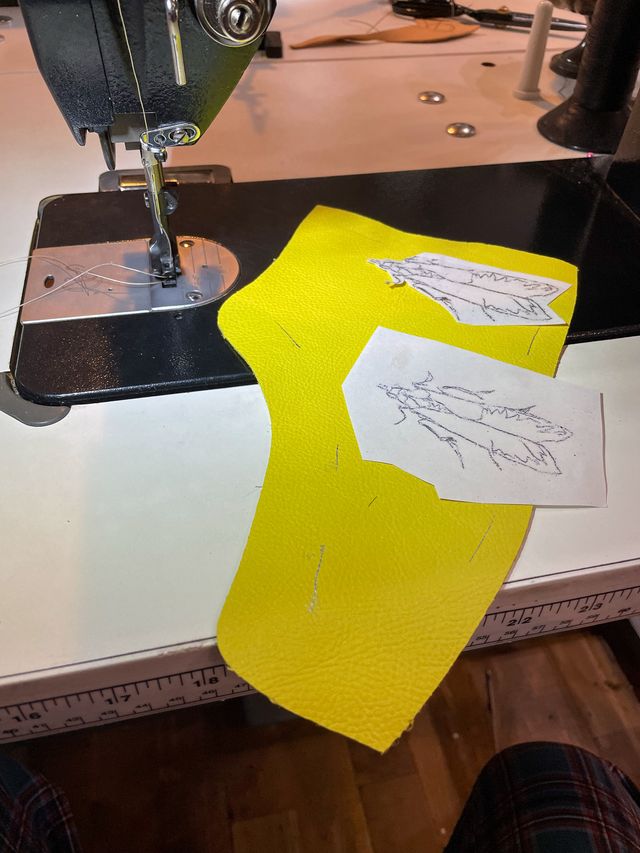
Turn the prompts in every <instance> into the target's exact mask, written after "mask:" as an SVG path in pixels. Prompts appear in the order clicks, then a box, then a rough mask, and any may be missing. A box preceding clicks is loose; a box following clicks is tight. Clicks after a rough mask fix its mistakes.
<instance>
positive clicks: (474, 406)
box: [378, 373, 573, 476]
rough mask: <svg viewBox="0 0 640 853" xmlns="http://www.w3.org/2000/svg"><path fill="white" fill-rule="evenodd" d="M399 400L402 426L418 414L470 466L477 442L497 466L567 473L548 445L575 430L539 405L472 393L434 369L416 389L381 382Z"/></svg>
mask: <svg viewBox="0 0 640 853" xmlns="http://www.w3.org/2000/svg"><path fill="white" fill-rule="evenodd" d="M378 388H380V389H381V390H383V391H384V392H385V393H386V395H387V397H389V398H390V399H392V400H395V402H396V404H397V406H398V411H399V412H400V414H401V415H402V417H401V419H400V420H399V421H397V424H400V423H402V422H403V421H404V420H406V418H407V416H408V415H409V414H411V415H414V416H415V417H416V418H417V419H418V422H419V423H420V425H421V426H423V427H425V428H426V429H427V430H428V431H429V432H430V433H431V434H432V435H434V436H435V437H436V438H437V439H438V440H439V441H442V442H444V443H445V444H447V445H448V446H449V447H450V448H451V451H452V452H453V453H455V455H456V456H457V458H458V461H459V462H460V465H461V466H462V468H464V467H465V464H464V463H465V452H468V450H469V449H470V447H471V446H475V447H477V448H481V449H483V450H485V451H486V452H487V453H488V455H489V459H490V460H491V462H493V464H494V465H495V466H496V467H497V468H499V469H500V470H502V465H503V464H504V463H511V464H514V465H521V466H524V467H525V468H530V469H532V470H533V471H537V472H538V473H542V474H553V475H556V476H557V475H559V474H562V471H561V470H560V468H559V467H558V464H557V462H556V459H555V457H554V456H553V454H552V453H551V451H550V450H549V448H548V447H547V446H546V445H547V444H552V443H554V442H559V441H566V439H568V438H571V436H572V435H573V433H572V432H571V430H568V429H567V428H566V427H563V426H561V425H559V424H554V423H553V422H552V421H549V420H547V419H546V418H543V417H541V416H540V415H537V414H534V412H533V411H532V410H533V408H534V406H526V407H524V408H514V407H512V406H506V405H502V404H500V403H496V402H494V400H493V398H492V396H491V395H492V394H494V393H495V392H494V391H470V390H468V389H467V388H460V387H458V386H456V385H442V386H438V385H435V384H434V383H433V375H432V374H431V373H428V374H427V376H426V378H425V379H423V380H422V381H421V382H412V383H411V388H405V387H403V386H401V385H378Z"/></svg>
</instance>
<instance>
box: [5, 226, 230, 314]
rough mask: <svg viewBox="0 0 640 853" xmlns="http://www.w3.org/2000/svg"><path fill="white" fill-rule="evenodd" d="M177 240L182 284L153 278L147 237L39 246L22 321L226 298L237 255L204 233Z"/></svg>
mask: <svg viewBox="0 0 640 853" xmlns="http://www.w3.org/2000/svg"><path fill="white" fill-rule="evenodd" d="M177 243H178V251H179V254H180V266H181V269H182V274H181V275H180V276H178V283H177V285H176V287H163V286H162V284H161V283H159V282H157V281H154V280H153V277H152V276H151V274H150V272H149V269H150V268H149V244H148V241H147V240H126V241H121V242H117V243H93V244H91V245H86V246H60V247H56V248H49V249H36V250H35V251H34V253H33V256H32V259H31V263H30V265H29V271H28V273H27V284H26V287H25V296H24V300H23V308H22V312H21V315H20V321H21V322H22V323H23V324H27V323H47V322H53V321H59V320H75V319H80V318H83V317H105V316H113V315H116V314H143V313H148V312H152V311H176V310H180V311H181V310H184V309H192V308H196V307H197V306H198V305H206V304H207V303H209V302H215V300H216V299H220V297H221V296H223V295H224V294H225V293H226V291H227V290H229V288H231V287H232V286H233V284H234V283H235V281H236V279H237V278H238V274H239V271H240V267H239V264H238V260H237V258H236V257H235V255H234V254H233V253H232V252H230V251H229V250H228V249H226V248H225V247H224V246H222V245H220V243H215V242H214V241H213V240H205V239H203V238H202V237H190V236H182V237H178V238H177Z"/></svg>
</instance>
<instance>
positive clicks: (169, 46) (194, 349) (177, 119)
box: [0, 0, 640, 424]
mask: <svg viewBox="0 0 640 853" xmlns="http://www.w3.org/2000/svg"><path fill="white" fill-rule="evenodd" d="M274 6H275V2H274V0H22V8H23V13H24V16H25V20H26V23H27V26H28V29H29V35H30V38H31V41H32V45H33V47H34V52H35V55H36V57H37V60H38V63H39V66H40V69H41V71H42V73H43V75H44V78H45V80H46V82H47V84H48V85H49V88H50V89H51V91H52V93H53V94H54V97H55V98H56V100H57V103H58V105H59V107H60V109H61V111H62V113H63V115H64V116H65V118H66V120H67V122H68V124H69V126H70V128H71V131H72V133H73V135H74V136H75V138H76V140H77V141H78V142H80V143H81V144H82V143H83V141H84V138H85V134H86V132H87V131H93V132H96V133H97V134H98V135H99V136H100V140H101V143H102V149H103V152H104V154H105V159H106V162H107V164H108V166H109V167H110V168H113V167H114V165H115V153H114V150H115V144H116V143H124V144H125V145H126V146H127V147H136V148H140V151H141V156H142V164H143V167H144V175H145V185H144V186H145V189H144V190H143V189H139V190H138V191H126V192H125V191H117V192H96V193H89V194H81V195H68V196H59V197H55V198H50V199H45V200H44V201H43V202H42V204H41V206H40V209H39V211H38V220H37V224H36V229H35V234H34V241H33V246H32V254H33V256H34V257H33V258H32V260H31V263H30V265H29V268H28V273H27V280H26V285H25V291H24V297H23V302H24V303H25V304H24V306H23V308H22V311H21V314H20V318H19V322H18V326H17V331H16V337H15V345H14V352H13V358H12V363H11V372H10V374H9V375H8V377H7V382H6V383H5V384H4V385H2V386H1V389H2V394H0V397H1V399H0V406H2V407H4V408H5V410H7V411H9V412H10V413H11V414H13V415H14V416H15V417H18V418H19V419H21V420H24V421H25V422H27V423H33V424H46V423H50V422H52V421H54V420H56V419H57V418H59V417H61V416H62V415H63V414H64V413H65V412H66V411H67V408H66V407H68V406H69V405H70V404H72V403H76V402H96V401H101V400H108V399H117V398H125V397H131V396H138V395H145V394H160V393H169V392H175V391H191V390H197V389H202V388H215V387H220V386H225V385H230V384H244V383H249V382H252V381H254V380H253V377H252V375H251V372H250V370H249V369H248V368H247V366H246V365H245V364H244V362H243V361H242V360H241V359H240V358H239V356H238V355H237V354H236V353H235V352H234V351H233V350H232V349H231V347H230V346H229V345H228V344H227V343H226V342H225V341H224V340H223V338H222V336H221V334H220V332H219V330H218V327H217V322H216V318H217V311H218V309H219V306H220V304H221V300H224V298H225V296H226V295H228V294H229V292H230V289H231V288H233V287H240V286H242V285H243V284H246V283H248V282H249V281H251V280H253V278H255V277H256V276H257V275H258V274H260V273H261V272H262V271H263V270H264V269H265V268H266V267H267V266H268V265H269V264H270V263H271V261H272V259H273V258H274V257H275V256H276V255H277V254H278V253H279V252H280V251H281V250H282V248H283V247H284V245H285V244H286V242H287V240H288V239H289V237H290V236H291V234H292V233H293V231H294V230H295V228H296V226H297V225H298V223H299V222H300V221H301V220H302V219H303V218H304V216H305V215H306V214H307V213H308V212H309V210H311V209H312V208H313V206H315V205H316V204H328V205H333V206H336V207H343V208H346V209H349V210H354V211H356V212H358V213H362V214H365V215H368V216H371V217H374V218H377V219H380V220H383V221H385V222H387V223H388V224H390V225H394V226H396V227H398V228H402V229H404V230H407V231H413V232H418V233H424V234H431V235H434V236H440V237H447V238H451V239H456V240H473V241H479V242H487V243H500V244H504V245H509V246H512V247H514V248H518V249H524V250H528V251H534V252H538V253H540V254H548V255H554V256H557V257H560V258H563V259H566V260H568V261H570V262H573V263H576V264H577V265H578V266H579V267H580V269H581V282H580V289H579V300H578V305H577V309H576V311H575V314H574V318H573V322H572V325H571V328H570V331H569V336H568V341H569V342H576V341H583V340H590V339H594V338H603V337H616V336H620V335H629V334H637V333H638V331H640V288H639V287H638V286H637V284H636V282H638V281H640V252H638V251H637V246H638V245H640V220H639V219H638V213H639V212H640V194H639V192H638V190H637V189H636V187H638V186H640V180H638V177H639V176H637V175H636V171H637V163H638V152H637V145H636V144H635V143H634V140H635V139H636V137H637V133H636V128H637V126H638V125H639V124H640V116H638V110H640V107H638V108H637V109H636V112H635V114H634V115H632V117H631V121H630V122H629V126H628V128H627V133H626V135H625V138H624V139H623V143H622V145H621V148H620V154H619V156H618V157H617V159H616V160H615V161H614V163H613V166H612V167H611V170H610V171H609V174H608V176H605V173H606V172H607V170H609V166H610V162H609V161H608V160H601V159H598V158H594V159H593V160H592V159H585V158H581V159H576V160H568V161H554V162H548V163H547V162H544V163H528V164H526V163H525V164H510V165H502V166H482V167H469V168H460V169H445V170H431V171H429V170H427V171H420V172H406V173H402V172H398V173H391V174H384V175H360V176H350V177H336V178H322V179H311V180H296V181H276V182H268V183H254V184H233V183H231V182H229V181H227V182H219V181H218V182H216V181H215V180H214V181H213V182H211V181H205V180H202V179H201V178H202V173H200V174H199V176H198V175H196V180H195V181H193V176H191V178H192V180H190V181H188V182H184V183H181V184H179V185H178V186H177V187H173V186H171V187H170V186H169V185H168V182H167V181H166V180H165V177H164V175H163V168H162V163H163V161H164V159H165V155H166V151H167V149H168V148H171V147H174V146H181V145H192V144H194V143H196V142H197V140H198V138H199V137H200V135H201V134H202V133H203V132H204V131H205V130H206V128H207V127H208V126H209V124H210V123H211V121H212V120H213V118H214V117H215V115H216V114H217V112H218V111H219V109H220V108H221V106H222V104H223V103H224V102H225V100H226V99H227V97H228V96H229V94H230V93H231V91H232V90H233V88H234V86H235V85H236V83H237V82H238V80H239V78H240V76H241V74H242V73H243V71H244V69H245V68H246V66H247V64H248V62H249V61H250V59H251V57H252V55H253V53H254V52H255V50H256V48H257V44H258V41H259V40H260V38H261V36H262V35H263V33H264V32H265V30H266V28H267V26H268V24H269V21H270V20H271V16H272V14H273V11H274ZM622 7H624V8H622ZM632 7H633V0H600V2H599V4H598V11H597V13H596V16H595V18H594V22H593V26H592V28H591V32H590V36H589V42H588V44H587V48H586V50H585V57H584V60H583V65H584V67H585V68H586V71H587V82H589V81H591V84H590V85H587V84H586V83H585V81H584V80H583V81H582V85H581V81H580V80H579V81H578V88H577V89H576V93H577V98H576V97H574V98H572V99H569V101H567V102H566V104H565V105H564V106H563V107H562V108H558V109H557V110H555V111H552V113H548V114H547V115H548V116H550V117H551V122H552V123H553V122H555V125H554V126H557V127H559V128H560V132H561V133H562V134H565V133H566V131H567V122H569V124H570V123H571V121H572V120H573V119H572V117H575V116H577V119H576V121H577V125H575V126H574V127H573V130H572V132H573V131H576V132H577V133H578V135H579V134H580V133H581V132H582V130H583V129H584V128H587V129H589V128H590V127H592V126H593V125H594V124H595V125H597V126H598V128H599V127H601V125H602V122H606V120H607V116H606V115H605V114H606V113H607V104H606V103H605V101H606V97H604V96H605V95H606V89H607V85H605V84H608V86H609V89H610V90H611V91H613V92H614V93H615V96H616V108H615V112H616V115H615V116H614V119H615V122H614V124H615V128H614V130H615V133H617V136H618V137H619V135H620V133H621V132H622V128H623V126H624V122H626V120H627V117H628V114H629V110H628V104H627V100H628V91H627V90H628V88H629V85H630V81H631V82H632V81H633V79H635V73H636V72H637V67H638V60H639V59H640V23H639V21H640V18H638V16H635V15H633V14H631V13H632V11H633V8H632ZM625 9H626V10H627V12H629V17H628V19H626V23H625V24H624V26H621V25H618V26H616V27H615V28H614V36H615V38H613V42H612V41H611V39H612V37H611V32H612V30H611V28H610V27H609V26H608V23H609V22H610V20H611V19H612V18H613V17H615V16H618V15H622V14H623V13H624V10H625ZM623 41H624V45H623V46H626V47H625V51H624V52H623V53H624V63H623V65H624V67H623V68H621V67H620V63H617V61H616V59H615V57H616V51H617V50H619V49H620V45H621V44H622V42H623ZM590 45H592V49H591V57H590V56H589V47H590ZM603 45H604V46H606V45H608V47H607V51H608V52H607V51H605V50H604V47H603ZM581 74H582V70H581ZM594 80H595V81H596V83H595V84H594V83H593V81H594ZM621 80H622V83H624V85H622V83H621ZM580 86H581V88H580ZM594 86H595V92H594ZM625 87H626V88H625ZM621 91H623V95H622V98H621V96H620V92H621ZM625 93H626V94H625ZM594 94H595V95H597V96H598V98H597V99H596V101H597V103H595V102H594V98H593V96H594ZM338 96H339V95H338ZM598 99H599V100H598ZM609 112H611V111H609ZM545 119H546V117H545ZM545 119H543V120H542V121H544V120H545ZM541 123H542V122H541ZM569 129H570V130H571V127H570V128H569ZM553 132H556V131H555V130H554V131H553ZM614 135H615V134H614ZM283 144H284V142H283ZM327 144H331V143H330V142H329V141H328V143H327ZM336 144H337V143H336ZM566 144H572V143H571V141H570V140H569V141H567V142H566ZM575 147H578V148H580V147H583V148H584V147H588V146H582V145H580V144H576V145H575ZM605 150H606V149H605ZM425 163H426V164H428V143H427V142H426V143H425ZM221 173H222V174H223V173H224V170H218V171H217V175H218V176H220V174H221ZM120 177H121V178H122V176H120ZM198 177H200V180H198V179H197V178H198ZM126 182H127V179H126V176H125V178H124V179H122V180H120V181H111V182H109V181H108V180H107V181H106V184H109V183H110V184H111V186H122V184H123V183H124V184H126ZM172 226H173V227H172ZM113 264H118V265H119V266H109V265H113ZM87 270H91V271H92V274H89V273H86V272H85V271H87ZM96 273H97V274H98V275H103V276H106V277H107V278H111V279H116V281H111V282H110V281H108V280H105V278H96V277H95V275H94V274H96ZM71 278H74V281H73V282H71V283H70V284H68V285H67V284H65V282H67V281H68V280H69V279H71ZM61 285H64V286H61ZM45 295H46V298H44V297H45ZM16 392H18V393H16Z"/></svg>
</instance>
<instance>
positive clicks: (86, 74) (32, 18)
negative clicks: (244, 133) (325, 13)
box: [21, 0, 275, 168]
mask: <svg viewBox="0 0 640 853" xmlns="http://www.w3.org/2000/svg"><path fill="white" fill-rule="evenodd" d="M21 8H22V13H23V15H24V19H25V23H26V26H27V30H28V33H29V38H30V40H31V45H32V47H33V51H34V53H35V56H36V60H37V62H38V66H39V68H40V71H41V72H42V76H43V77H44V79H45V81H46V83H47V85H48V86H49V89H50V90H51V93H52V94H53V96H54V98H55V100H56V102H57V104H58V107H59V108H60V111H61V112H62V114H63V116H64V117H65V119H66V121H67V123H68V125H69V127H70V128H71V131H72V133H73V135H74V137H75V139H76V141H77V142H79V143H80V145H83V144H84V142H85V137H86V133H87V131H90V132H95V133H97V134H98V135H99V136H100V140H101V143H102V149H103V151H104V155H105V159H106V161H107V165H108V166H109V168H114V166H115V152H114V143H116V142H124V143H125V144H126V145H127V146H135V147H138V146H139V140H140V135H141V133H142V132H143V131H145V130H147V129H149V128H159V127H164V126H170V125H178V124H192V125H195V126H196V127H197V128H198V129H199V131H200V133H204V132H205V130H206V129H207V128H208V127H209V125H210V124H211V122H212V121H213V119H214V118H215V116H216V115H217V113H218V112H219V110H220V108H221V107H222V105H223V104H224V103H225V101H226V100H227V98H228V97H229V95H230V94H231V92H232V91H233V89H234V88H235V86H236V84H237V83H238V81H239V79H240V77H241V76H242V74H243V72H244V70H245V69H246V67H247V65H248V64H249V61H250V60H251V58H252V56H253V55H254V53H255V51H256V49H257V47H258V44H259V42H260V40H261V38H262V36H263V35H264V32H265V30H266V28H267V26H268V24H269V22H270V20H271V17H272V15H273V11H274V8H275V0H22V2H21ZM141 101H142V103H143V104H144V107H145V111H146V116H143V114H142V108H141ZM145 118H146V121H145ZM185 141H186V142H188V141H191V140H189V139H187V140H185Z"/></svg>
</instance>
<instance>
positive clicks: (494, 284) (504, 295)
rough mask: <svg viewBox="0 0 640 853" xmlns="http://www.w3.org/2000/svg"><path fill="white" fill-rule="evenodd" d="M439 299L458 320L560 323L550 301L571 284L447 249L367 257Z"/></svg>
mask: <svg viewBox="0 0 640 853" xmlns="http://www.w3.org/2000/svg"><path fill="white" fill-rule="evenodd" d="M369 263H371V264H374V265H375V266H377V267H379V268H380V269H382V270H385V271H386V272H388V273H390V274H391V277H392V279H393V281H394V283H395V284H403V283H405V282H406V283H407V284H409V285H411V287H414V288H415V289H416V290H418V291H420V293H424V294H425V295H426V296H430V297H431V298H432V299H434V300H435V301H436V302H439V303H440V305H442V306H443V307H444V308H446V309H447V311H449V313H450V314H452V315H453V316H454V317H455V318H456V320H457V321H458V322H460V323H468V324H470V325H473V326H494V325H495V326H531V325H534V326H551V325H565V321H564V320H563V319H562V317H560V316H558V314H556V312H555V311H553V310H552V309H551V308H550V307H549V303H550V302H552V301H553V300H554V299H555V298H556V297H558V296H560V294H561V293H563V292H564V291H565V290H567V289H568V288H569V287H571V285H570V284H567V283H566V282H564V281H556V280H555V279H552V278H542V277H540V276H535V275H529V274H528V273H520V272H513V271H511V270H502V269H498V267H490V266H486V265H484V264H476V263H472V262H470V261H463V260H460V259H459V258H451V257H449V256H447V255H434V254H431V253H430V252H422V253H421V254H419V255H414V256H413V257H410V258H404V259H402V260H391V259H380V260H375V259H371V260H370V261H369Z"/></svg>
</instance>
